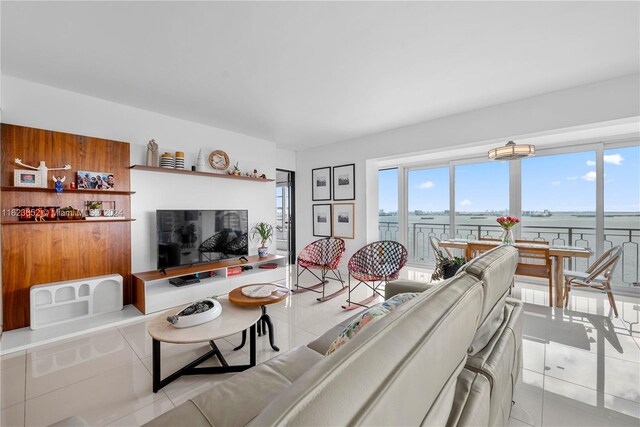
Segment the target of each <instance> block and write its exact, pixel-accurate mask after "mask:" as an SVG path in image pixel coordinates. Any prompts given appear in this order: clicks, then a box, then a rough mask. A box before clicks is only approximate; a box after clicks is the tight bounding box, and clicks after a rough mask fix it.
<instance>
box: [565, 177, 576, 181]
mask: <svg viewBox="0 0 640 427" xmlns="http://www.w3.org/2000/svg"><path fill="white" fill-rule="evenodd" d="M576 179H578V177H577V176H568V177H567V180H569V181H575V180H576Z"/></svg>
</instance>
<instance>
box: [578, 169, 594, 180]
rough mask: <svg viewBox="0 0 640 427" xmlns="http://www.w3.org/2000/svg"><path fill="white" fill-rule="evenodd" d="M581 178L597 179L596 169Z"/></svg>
mask: <svg viewBox="0 0 640 427" xmlns="http://www.w3.org/2000/svg"><path fill="white" fill-rule="evenodd" d="M580 178H581V179H584V180H585V181H595V180H596V171H589V172H587V173H586V174H584V175H582V176H581V177H580Z"/></svg>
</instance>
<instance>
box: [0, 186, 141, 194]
mask: <svg viewBox="0 0 640 427" xmlns="http://www.w3.org/2000/svg"><path fill="white" fill-rule="evenodd" d="M0 190H2V191H20V192H22V191H24V192H28V193H55V192H56V190H55V188H40V187H10V186H2V187H0ZM82 193H87V194H104V195H108V194H117V195H131V194H136V192H135V191H117V190H71V189H68V188H65V189H64V191H63V192H62V194H63V195H64V194H82Z"/></svg>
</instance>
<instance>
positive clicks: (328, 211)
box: [311, 203, 333, 237]
mask: <svg viewBox="0 0 640 427" xmlns="http://www.w3.org/2000/svg"><path fill="white" fill-rule="evenodd" d="M323 214H324V215H325V216H324V221H321V222H320V221H317V219H318V218H319V216H321V215H323ZM311 215H312V218H311V221H312V224H313V235H314V236H315V237H331V236H332V234H333V209H332V205H331V203H322V204H315V205H312V209H311ZM320 226H322V227H324V228H327V227H328V230H326V229H325V230H324V231H325V233H322V231H323V230H320Z"/></svg>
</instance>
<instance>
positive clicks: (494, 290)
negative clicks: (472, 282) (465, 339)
mask: <svg viewBox="0 0 640 427" xmlns="http://www.w3.org/2000/svg"><path fill="white" fill-rule="evenodd" d="M517 264H518V250H517V249H516V248H514V247H513V246H498V247H496V248H493V249H491V250H490V251H487V252H485V253H484V254H483V255H482V256H480V257H477V258H474V259H473V260H471V261H469V262H468V263H467V264H465V265H464V266H463V267H462V268H461V269H460V270H461V271H463V272H466V273H467V274H471V275H473V276H474V277H476V278H478V279H479V280H482V282H483V287H484V300H483V302H482V314H481V315H480V322H479V323H478V325H477V332H476V336H475V338H474V340H473V343H472V345H471V346H470V347H469V354H471V355H473V354H475V353H477V352H478V351H480V350H482V349H483V348H484V346H486V345H487V343H488V342H489V340H490V339H491V337H493V335H494V334H495V332H496V330H497V329H498V328H499V327H500V325H501V324H502V316H503V315H504V310H503V306H504V301H505V300H506V298H507V294H508V292H509V288H510V287H511V284H512V282H513V275H514V273H515V271H516V266H517Z"/></svg>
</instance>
